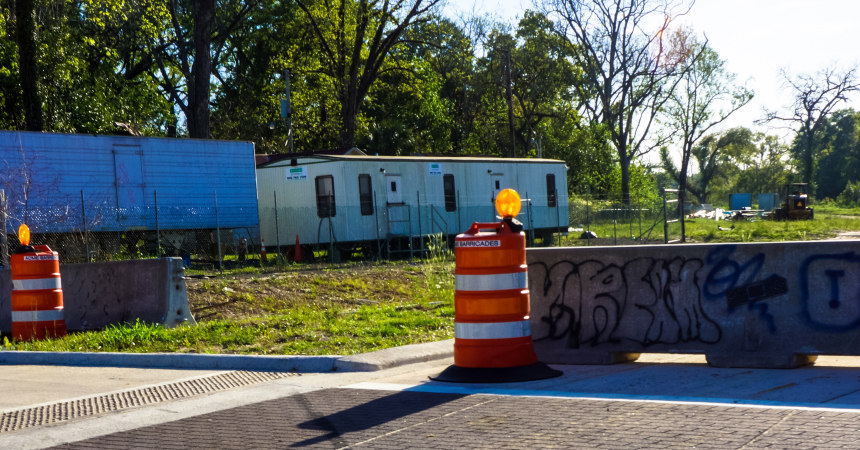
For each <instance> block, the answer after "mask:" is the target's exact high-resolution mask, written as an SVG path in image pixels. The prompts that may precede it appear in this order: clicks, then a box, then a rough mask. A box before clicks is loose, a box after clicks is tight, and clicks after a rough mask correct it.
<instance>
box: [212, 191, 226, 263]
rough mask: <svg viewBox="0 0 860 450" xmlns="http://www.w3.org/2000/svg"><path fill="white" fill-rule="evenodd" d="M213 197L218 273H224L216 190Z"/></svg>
mask: <svg viewBox="0 0 860 450" xmlns="http://www.w3.org/2000/svg"><path fill="white" fill-rule="evenodd" d="M213 193H214V195H215V241H216V243H217V245H218V271H219V272H222V273H223V272H224V264H223V263H222V261H221V260H222V257H221V224H220V222H219V221H218V190H217V189H216V190H215V191H213Z"/></svg>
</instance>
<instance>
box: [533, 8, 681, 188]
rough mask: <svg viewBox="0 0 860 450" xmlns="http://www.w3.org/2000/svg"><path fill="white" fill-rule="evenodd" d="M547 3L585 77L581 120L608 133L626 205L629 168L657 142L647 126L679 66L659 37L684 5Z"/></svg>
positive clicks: (579, 88) (579, 90)
mask: <svg viewBox="0 0 860 450" xmlns="http://www.w3.org/2000/svg"><path fill="white" fill-rule="evenodd" d="M546 2H547V3H546V5H547V9H548V10H549V11H548V13H547V14H548V15H550V16H552V17H555V18H556V19H557V25H556V30H557V32H558V33H559V34H560V35H561V36H563V37H564V38H565V39H567V40H568V42H569V43H570V45H571V46H572V47H574V50H575V51H574V53H573V54H574V60H575V62H576V63H577V65H578V66H579V67H580V68H581V69H582V70H584V71H585V74H584V76H585V83H583V84H581V85H579V86H575V89H576V92H577V95H578V97H579V99H580V100H581V102H582V107H583V110H584V111H585V112H586V114H587V116H588V117H589V118H590V119H591V120H593V121H596V122H599V123H601V124H603V125H604V126H605V127H606V129H607V130H608V132H609V134H610V140H611V142H612V145H613V146H614V147H615V150H616V152H617V153H618V162H619V164H620V169H621V189H622V196H623V200H624V202H625V203H626V204H629V203H630V174H629V167H630V164H631V162H632V161H633V160H634V159H636V158H637V157H639V156H641V155H643V154H645V153H647V152H648V151H650V150H651V149H653V148H658V147H659V146H660V145H661V144H662V142H660V140H659V139H657V140H655V139H653V136H652V135H651V133H650V131H651V126H652V124H653V123H654V121H655V118H656V116H657V114H658V112H659V110H660V108H661V107H662V106H663V104H664V103H665V102H666V100H667V98H668V97H667V94H669V93H671V92H672V90H673V89H674V83H675V82H676V81H675V80H673V77H674V76H675V75H676V72H677V70H678V68H679V67H678V66H677V65H676V64H673V61H669V60H667V59H666V58H665V54H664V51H663V47H664V42H663V34H664V32H665V31H667V30H668V29H669V26H670V25H671V23H672V22H673V20H674V19H675V18H677V17H678V16H679V15H682V14H684V13H686V12H687V11H689V8H690V6H689V5H688V4H687V3H686V2H681V1H678V0H546ZM649 139H650V141H649Z"/></svg>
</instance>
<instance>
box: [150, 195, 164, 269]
mask: <svg viewBox="0 0 860 450" xmlns="http://www.w3.org/2000/svg"><path fill="white" fill-rule="evenodd" d="M152 196H153V198H154V199H155V252H156V253H158V257H159V258H160V257H161V254H162V252H161V228H160V227H159V226H158V191H156V190H154V191H152Z"/></svg>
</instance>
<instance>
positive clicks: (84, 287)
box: [0, 255, 195, 334]
mask: <svg viewBox="0 0 860 450" xmlns="http://www.w3.org/2000/svg"><path fill="white" fill-rule="evenodd" d="M60 258H62V255H60ZM183 270H184V269H183V265H182V260H181V259H180V258H161V259H144V260H135V261H114V262H97V263H83V264H61V265H60V279H61V280H62V287H63V308H64V313H65V314H64V317H65V322H66V328H67V329H68V330H97V329H102V328H104V327H106V326H108V325H110V324H118V323H123V322H134V321H135V320H137V319H140V320H141V321H144V322H147V323H160V324H164V325H165V326H171V327H172V326H176V325H179V324H181V323H190V324H195V321H194V317H192V315H191V312H190V311H189V309H188V297H187V294H186V289H185V278H184V276H183V275H184V272H183ZM11 293H12V283H11V274H10V271H9V270H8V269H7V270H2V271H0V332H3V333H7V334H8V333H11V330H12V319H11V300H10V297H11Z"/></svg>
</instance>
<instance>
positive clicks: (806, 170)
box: [800, 126, 815, 197]
mask: <svg viewBox="0 0 860 450" xmlns="http://www.w3.org/2000/svg"><path fill="white" fill-rule="evenodd" d="M804 140H805V141H806V142H805V144H806V148H805V149H804V150H803V166H804V167H803V178H804V179H803V180H800V181H802V182H804V183H809V187H808V188H807V189H809V192H807V195H809V196H810V197H812V193H813V191H814V190H815V187H814V186H813V183H814V180H813V179H812V177H813V175H814V173H813V158H812V149H813V146H814V144H815V140H814V135H813V134H812V128H811V127H809V126H807V128H806V139H804Z"/></svg>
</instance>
